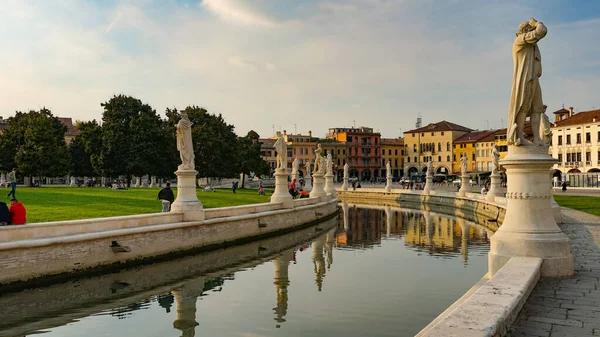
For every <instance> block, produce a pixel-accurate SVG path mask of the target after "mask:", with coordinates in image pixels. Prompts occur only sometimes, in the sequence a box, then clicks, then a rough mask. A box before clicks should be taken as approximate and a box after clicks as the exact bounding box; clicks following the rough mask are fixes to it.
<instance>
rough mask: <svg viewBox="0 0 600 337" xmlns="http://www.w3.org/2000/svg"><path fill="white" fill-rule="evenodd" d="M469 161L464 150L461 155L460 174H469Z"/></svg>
mask: <svg viewBox="0 0 600 337" xmlns="http://www.w3.org/2000/svg"><path fill="white" fill-rule="evenodd" d="M467 161H468V158H467V153H466V152H463V154H462V156H460V175H461V176H463V177H464V176H466V175H467Z"/></svg>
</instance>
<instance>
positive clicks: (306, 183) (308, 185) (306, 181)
mask: <svg viewBox="0 0 600 337" xmlns="http://www.w3.org/2000/svg"><path fill="white" fill-rule="evenodd" d="M303 189H304V190H305V191H306V192H310V191H312V178H311V176H310V175H308V174H307V175H305V176H304V187H303Z"/></svg>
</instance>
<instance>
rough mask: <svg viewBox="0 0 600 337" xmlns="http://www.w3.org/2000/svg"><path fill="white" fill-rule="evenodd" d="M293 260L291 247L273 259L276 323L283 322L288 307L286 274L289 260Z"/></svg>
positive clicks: (287, 277)
mask: <svg viewBox="0 0 600 337" xmlns="http://www.w3.org/2000/svg"><path fill="white" fill-rule="evenodd" d="M293 260H294V251H293V250H292V249H289V250H286V251H284V252H283V253H282V254H281V255H279V256H278V257H276V258H275V259H273V264H274V265H275V282H273V284H275V287H276V289H277V306H276V307H275V308H274V309H273V310H274V311H275V315H276V317H275V318H274V319H275V321H276V322H277V323H283V322H285V315H287V308H288V286H289V285H290V278H289V274H288V270H289V265H290V262H291V261H293Z"/></svg>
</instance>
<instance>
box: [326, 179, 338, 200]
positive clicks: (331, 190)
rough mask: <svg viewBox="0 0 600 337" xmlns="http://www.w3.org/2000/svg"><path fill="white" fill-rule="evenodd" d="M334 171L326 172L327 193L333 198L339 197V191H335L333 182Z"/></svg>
mask: <svg viewBox="0 0 600 337" xmlns="http://www.w3.org/2000/svg"><path fill="white" fill-rule="evenodd" d="M333 177H334V175H333V173H327V174H325V187H324V190H325V193H326V194H329V196H330V197H331V198H332V199H333V198H336V197H337V192H336V191H335V186H334V182H333Z"/></svg>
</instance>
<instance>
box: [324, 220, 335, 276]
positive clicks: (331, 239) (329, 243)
mask: <svg viewBox="0 0 600 337" xmlns="http://www.w3.org/2000/svg"><path fill="white" fill-rule="evenodd" d="M335 232H336V228H335V227H334V228H332V229H330V230H329V232H327V235H326V236H325V251H326V252H327V270H330V269H331V265H332V264H333V247H334V245H335Z"/></svg>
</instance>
